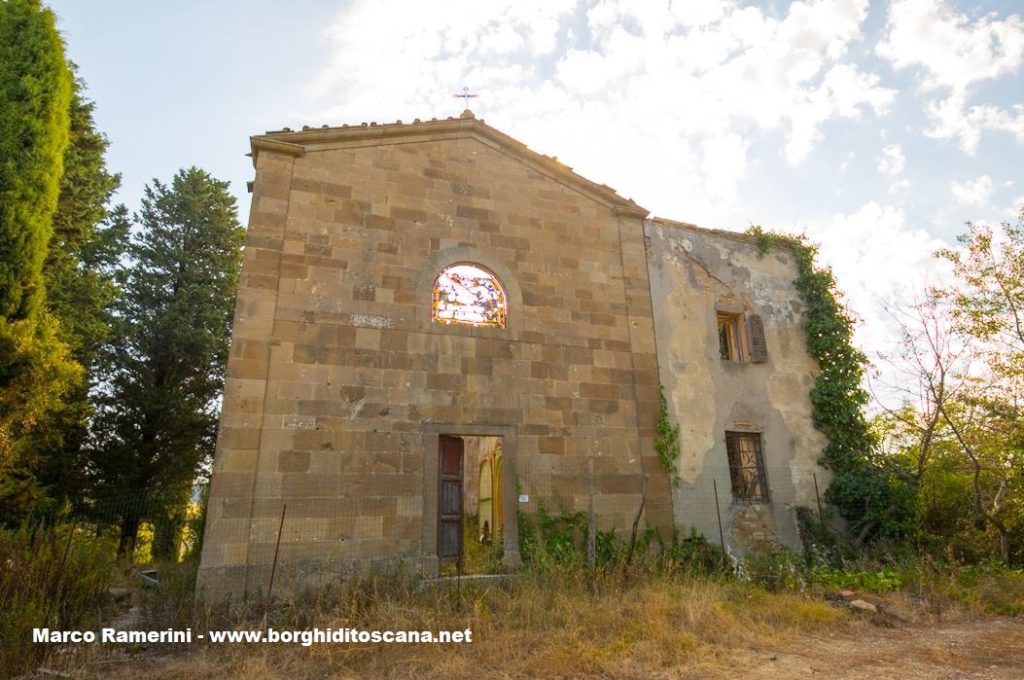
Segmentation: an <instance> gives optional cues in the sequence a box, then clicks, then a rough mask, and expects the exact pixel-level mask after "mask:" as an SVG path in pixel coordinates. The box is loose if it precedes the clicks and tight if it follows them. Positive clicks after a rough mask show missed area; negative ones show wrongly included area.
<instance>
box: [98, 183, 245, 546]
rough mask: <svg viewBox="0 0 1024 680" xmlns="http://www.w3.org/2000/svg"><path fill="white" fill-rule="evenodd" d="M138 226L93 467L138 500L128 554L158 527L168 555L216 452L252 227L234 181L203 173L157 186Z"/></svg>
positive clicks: (101, 482)
mask: <svg viewBox="0 0 1024 680" xmlns="http://www.w3.org/2000/svg"><path fill="white" fill-rule="evenodd" d="M135 221H136V236H135V237H134V238H133V240H132V243H131V245H130V246H129V248H128V257H129V260H130V264H129V267H128V270H127V272H126V276H125V280H124V286H123V289H122V292H121V295H120V297H119V299H118V301H117V303H116V304H115V307H114V309H115V314H116V319H115V334H114V338H113V341H112V342H111V343H109V344H108V346H107V347H106V348H105V350H104V352H103V356H102V359H103V375H102V385H103V394H102V395H101V397H100V399H99V402H98V407H99V412H98V415H97V418H96V419H95V428H94V438H95V447H96V450H95V452H94V454H93V460H92V463H91V466H90V467H91V470H92V473H93V474H94V475H95V484H96V487H97V489H98V490H100V491H101V492H105V493H107V494H113V495H117V496H123V497H126V498H132V499H137V501H138V502H136V503H133V504H129V505H126V506H125V509H124V511H123V512H122V513H121V516H120V517H119V518H117V519H118V521H119V522H120V524H121V544H120V550H121V551H125V550H128V549H130V548H131V547H132V546H133V545H134V543H135V539H136V537H137V534H138V529H139V524H140V523H141V522H142V521H143V520H150V521H152V522H153V524H154V526H155V527H156V529H157V536H156V537H155V541H154V545H155V547H156V548H159V547H163V548H165V549H166V550H167V551H168V552H170V551H171V549H172V548H173V545H174V540H173V534H174V532H175V530H176V527H177V525H178V524H180V522H181V521H183V517H184V515H183V513H182V512H181V511H182V507H183V505H184V504H186V503H187V501H188V497H189V491H190V490H191V487H192V484H193V482H194V481H195V479H196V476H197V474H198V473H199V472H200V468H201V467H202V465H203V463H205V462H208V461H209V460H210V459H211V457H212V454H213V447H214V442H215V438H216V428H217V419H218V412H219V404H220V397H221V394H222V391H223V385H224V372H225V364H226V362H227V353H228V347H229V344H230V338H231V321H232V317H233V312H234V305H235V294H236V292H237V288H238V277H239V270H240V267H241V257H242V241H243V238H244V235H245V230H244V229H243V228H242V226H241V225H240V224H239V222H238V216H237V210H236V207H235V199H234V197H232V196H231V194H229V193H228V183H227V182H221V181H218V180H216V179H214V178H213V177H211V176H210V175H208V174H207V173H206V172H204V171H202V170H199V169H198V168H190V169H188V170H182V171H180V172H178V174H177V175H175V177H174V179H173V181H172V182H171V184H170V185H169V186H168V185H165V184H163V183H161V182H159V181H156V180H154V181H153V183H152V184H151V185H150V186H147V187H146V191H145V197H144V198H143V200H142V209H141V210H140V212H139V213H138V214H137V215H136V218H135Z"/></svg>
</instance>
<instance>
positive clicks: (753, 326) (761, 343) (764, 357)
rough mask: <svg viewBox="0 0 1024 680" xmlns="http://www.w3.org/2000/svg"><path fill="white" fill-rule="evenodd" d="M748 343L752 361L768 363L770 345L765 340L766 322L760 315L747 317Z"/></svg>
mask: <svg viewBox="0 0 1024 680" xmlns="http://www.w3.org/2000/svg"><path fill="white" fill-rule="evenodd" d="M747 343H748V347H747V349H748V350H749V352H748V356H749V357H750V361H751V362H753V363H755V364H763V363H764V362H766V361H768V345H767V343H766V342H765V340H764V322H763V321H761V316H760V315H759V314H750V315H748V316H747Z"/></svg>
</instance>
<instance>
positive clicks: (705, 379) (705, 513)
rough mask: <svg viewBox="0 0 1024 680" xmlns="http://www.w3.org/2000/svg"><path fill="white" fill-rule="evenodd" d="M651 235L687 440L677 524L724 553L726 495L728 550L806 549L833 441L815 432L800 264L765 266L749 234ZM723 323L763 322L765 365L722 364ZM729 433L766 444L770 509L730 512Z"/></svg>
mask: <svg viewBox="0 0 1024 680" xmlns="http://www.w3.org/2000/svg"><path fill="white" fill-rule="evenodd" d="M644 231H645V237H646V241H647V246H648V267H649V270H650V281H651V300H652V306H653V308H654V328H655V337H656V345H657V355H658V366H659V372H660V378H661V383H662V385H663V386H664V390H665V398H666V400H667V401H668V405H669V406H668V407H669V416H670V418H671V419H672V420H673V421H674V422H675V423H676V424H678V425H679V430H680V438H679V443H680V457H679V460H678V466H679V472H680V478H681V482H680V484H679V486H678V488H676V489H675V490H674V492H673V506H674V516H675V522H676V524H677V525H678V526H680V527H682V528H684V529H686V528H689V527H693V528H695V529H697V530H698V531H700V532H701V533H703V534H704V535H705V536H706V537H707V538H708V540H710V541H712V542H717V541H718V538H719V531H718V515H717V514H716V512H715V506H714V504H715V495H714V493H715V490H714V487H715V484H717V488H718V498H719V510H720V512H721V524H722V527H723V533H724V538H725V543H726V545H727V547H728V548H729V549H730V550H732V551H733V552H734V553H735V552H742V551H744V550H747V549H750V548H755V547H761V546H763V545H766V544H769V543H771V542H775V541H777V542H780V543H782V544H784V545H787V546H790V547H793V548H799V544H800V541H799V535H798V531H797V526H796V508H797V507H798V506H807V507H811V508H814V507H815V505H816V498H815V489H814V475H817V480H818V486H819V489H820V491H821V493H824V491H825V488H826V487H827V486H828V481H829V478H828V476H827V472H826V471H824V470H822V469H821V468H820V467H819V466H818V465H817V460H818V458H819V456H820V455H821V451H822V449H823V447H824V445H825V438H824V436H823V435H822V434H821V433H820V432H818V431H817V430H816V429H814V427H813V425H812V424H811V403H810V397H809V392H810V389H811V386H812V384H813V379H814V375H815V373H816V371H817V364H816V362H815V361H814V360H813V359H812V358H811V357H810V356H808V354H807V350H806V345H805V341H804V337H803V303H802V302H801V301H800V299H799V296H798V294H797V291H796V288H795V286H794V285H793V280H794V279H795V278H796V264H795V261H794V259H793V257H792V255H791V254H790V253H789V252H788V251H786V250H785V249H783V248H773V249H772V250H771V251H770V252H768V253H767V254H764V255H762V254H761V253H760V252H759V250H758V248H757V245H756V244H755V242H754V240H753V239H752V238H749V237H745V236H743V235H740V234H731V233H728V232H714V231H708V230H703V229H697V228H695V227H693V226H691V225H686V224H680V223H676V222H669V221H667V220H654V221H646V222H645V225H644ZM716 311H724V312H729V313H739V314H744V315H750V314H758V315H760V316H761V319H762V321H763V323H764V331H765V341H766V344H767V348H768V360H767V362H765V363H750V362H745V361H741V362H729V361H723V360H722V359H721V358H720V356H719V342H718V326H717V321H716ZM727 430H728V431H741V432H744V431H745V432H758V433H760V435H761V442H762V450H763V454H764V462H765V468H766V472H767V477H768V488H769V493H770V503H767V504H750V503H746V502H742V503H737V502H735V501H734V500H733V497H732V489H731V481H730V475H729V465H728V455H727V453H726V446H725V432H726V431H727Z"/></svg>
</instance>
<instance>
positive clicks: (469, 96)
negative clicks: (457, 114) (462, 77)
mask: <svg viewBox="0 0 1024 680" xmlns="http://www.w3.org/2000/svg"><path fill="white" fill-rule="evenodd" d="M452 96H453V97H456V98H458V99H461V100H462V105H463V106H465V107H466V108H467V109H468V108H469V100H470V99H473V98H475V97H479V96H480V95H478V94H470V93H469V88H468V87H464V88H462V92H461V93H458V92H457V93H455V94H453V95H452Z"/></svg>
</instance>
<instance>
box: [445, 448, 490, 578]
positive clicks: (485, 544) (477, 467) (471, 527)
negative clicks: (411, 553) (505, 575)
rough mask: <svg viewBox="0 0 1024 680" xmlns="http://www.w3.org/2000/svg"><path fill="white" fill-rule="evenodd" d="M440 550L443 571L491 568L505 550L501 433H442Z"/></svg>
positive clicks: (485, 571) (475, 571) (486, 571)
mask: <svg viewBox="0 0 1024 680" xmlns="http://www.w3.org/2000/svg"><path fill="white" fill-rule="evenodd" d="M438 444H439V445H438V454H439V458H440V460H439V461H438V523H437V529H438V533H437V539H438V540H437V544H438V545H437V554H438V558H439V560H440V563H441V574H442V575H448V574H456V573H463V574H492V573H495V572H497V571H499V569H500V566H501V561H502V557H503V555H504V542H503V539H504V531H505V517H504V507H505V506H504V476H505V463H504V455H503V451H502V438H501V437H500V436H468V435H461V436H455V435H440V441H439V442H438Z"/></svg>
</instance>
